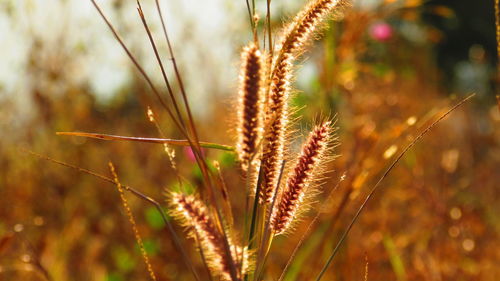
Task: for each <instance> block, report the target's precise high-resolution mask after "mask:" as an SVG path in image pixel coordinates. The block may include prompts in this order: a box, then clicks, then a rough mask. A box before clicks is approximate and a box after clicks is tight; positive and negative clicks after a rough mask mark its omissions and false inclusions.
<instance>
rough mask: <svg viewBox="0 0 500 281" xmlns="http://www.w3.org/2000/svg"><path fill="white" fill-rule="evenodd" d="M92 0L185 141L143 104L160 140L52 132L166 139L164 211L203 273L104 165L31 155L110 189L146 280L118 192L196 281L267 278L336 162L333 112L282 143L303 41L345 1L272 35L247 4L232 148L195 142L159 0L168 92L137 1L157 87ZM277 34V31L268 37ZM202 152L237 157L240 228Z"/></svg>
mask: <svg viewBox="0 0 500 281" xmlns="http://www.w3.org/2000/svg"><path fill="white" fill-rule="evenodd" d="M90 2H91V3H92V4H93V5H94V6H95V8H96V10H97V11H98V13H99V15H100V16H101V17H102V18H103V20H104V21H105V23H106V24H107V26H108V27H109V28H110V30H111V32H112V33H113V35H114V36H115V38H116V39H117V41H118V43H119V44H120V45H121V47H122V48H123V49H124V51H125V52H126V54H127V55H128V56H129V58H130V59H131V61H132V62H133V64H134V65H135V67H136V68H137V70H138V71H139V73H140V74H141V75H142V76H143V78H144V79H145V81H146V83H147V84H148V85H149V86H150V88H151V91H152V92H153V94H154V95H155V96H156V97H157V99H158V102H159V103H160V104H161V106H162V107H163V109H164V110H165V111H166V113H167V114H168V116H169V118H170V119H171V121H172V123H173V124H174V126H175V128H176V129H177V130H178V131H179V133H180V134H181V135H182V136H183V137H184V139H181V140H177V139H168V138H166V137H165V135H164V134H163V132H162V130H161V128H160V126H159V125H158V123H156V120H155V117H154V115H153V112H152V111H151V110H148V117H149V120H150V121H151V122H153V123H154V124H155V125H156V127H157V129H158V132H159V134H160V135H161V136H162V138H142V137H125V136H116V135H109V134H100V133H86V132H59V133H58V134H59V135H72V136H80V137H90V138H97V139H102V140H121V141H139V142H151V143H159V144H162V145H164V146H165V151H166V152H167V153H168V155H169V159H170V162H171V167H172V169H173V170H174V171H175V172H176V173H177V176H178V179H179V182H180V183H181V190H180V191H168V192H167V197H168V200H167V202H168V206H167V208H168V210H169V213H170V214H173V215H174V217H175V218H176V221H177V222H178V223H179V224H181V225H182V226H184V227H185V229H186V233H187V234H188V236H189V237H191V238H192V241H193V242H194V243H195V244H196V247H197V249H198V252H199V255H200V258H201V260H202V261H203V264H204V266H205V268H206V271H207V273H200V272H198V271H197V269H196V267H195V266H194V263H193V261H192V259H194V258H193V257H189V255H188V254H187V251H186V249H185V246H183V245H182V243H181V242H180V239H179V237H178V234H177V233H176V231H175V229H174V227H173V226H172V224H171V222H170V221H169V220H168V219H167V216H166V215H165V210H164V208H163V206H162V204H160V203H158V201H156V200H155V199H153V198H151V197H149V196H147V195H145V194H143V193H142V192H140V191H139V190H137V189H134V188H132V187H129V186H126V185H122V184H121V183H120V182H119V180H118V176H117V173H116V171H115V168H114V166H113V165H112V164H111V163H110V169H111V172H112V176H111V177H108V176H104V175H100V174H98V173H95V172H93V171H90V170H87V169H83V168H79V167H75V166H72V165H70V164H66V163H63V162H60V161H58V160H54V159H52V158H50V157H46V156H41V155H38V154H35V155H37V156H39V157H42V158H45V159H47V160H50V161H53V162H56V163H58V164H62V165H65V166H67V167H70V168H74V169H77V170H79V171H81V172H84V173H87V174H91V175H93V176H96V177H98V178H100V179H102V180H105V181H108V182H110V183H112V184H114V185H116V186H117V188H118V191H119V192H120V197H121V200H122V202H123V205H124V207H125V210H126V213H127V216H128V217H129V220H130V222H131V224H132V227H133V230H134V233H135V236H136V240H137V242H138V243H139V245H140V246H141V249H142V254H143V257H144V261H145V263H146V266H147V270H148V272H149V275H150V278H151V279H152V280H156V279H157V278H156V275H155V274H154V269H153V267H152V266H151V264H150V262H149V259H148V257H147V254H146V252H145V251H144V250H143V249H144V248H143V245H142V240H141V238H140V235H139V232H138V230H137V227H136V226H135V220H134V217H133V215H132V212H131V210H130V207H129V205H128V203H127V199H126V197H125V196H123V193H124V192H125V191H128V192H131V193H132V194H133V195H135V196H137V197H139V198H141V199H143V200H145V201H146V202H148V203H150V204H153V205H154V206H155V207H156V208H157V209H158V210H159V211H160V212H161V214H162V216H163V219H164V221H165V223H166V224H167V227H168V230H169V231H170V234H171V237H172V239H173V240H174V243H175V246H176V247H177V248H178V250H179V252H180V253H181V256H182V259H183V261H184V263H185V264H186V267H187V268H189V270H190V271H191V272H192V276H193V279H194V280H204V279H203V278H202V276H204V274H206V275H207V276H208V278H209V279H210V280H231V281H242V280H263V279H268V278H266V277H265V274H266V261H267V259H268V256H269V254H271V251H270V249H271V245H272V242H273V239H274V238H275V237H276V236H278V235H282V234H286V233H289V232H291V231H293V229H294V225H295V223H296V222H297V220H298V218H300V217H303V216H304V214H305V212H306V211H307V209H308V206H310V205H311V204H310V203H311V199H312V198H313V197H314V196H315V194H318V192H320V191H321V183H322V181H323V180H324V174H325V172H326V171H327V163H328V162H329V161H332V160H333V159H334V153H333V149H334V148H335V146H336V144H337V141H336V136H335V127H334V124H335V120H334V118H319V120H318V121H317V123H316V124H313V125H312V126H311V127H312V129H311V131H310V132H309V134H308V136H307V138H305V140H304V142H303V144H302V146H301V149H300V151H298V152H295V151H291V150H289V149H288V148H289V147H290V145H289V144H290V135H291V134H293V120H296V116H293V112H294V110H293V108H292V107H291V105H290V96H291V94H292V92H293V89H292V81H293V80H294V79H293V77H294V70H295V66H294V65H295V62H296V61H297V59H299V58H300V56H301V55H302V54H303V53H304V52H305V51H307V47H308V46H309V45H310V44H311V41H312V40H313V39H314V38H316V37H317V36H316V35H317V34H318V33H319V32H320V31H321V29H322V26H323V25H322V23H324V22H325V21H326V20H327V19H328V18H329V17H331V16H332V15H335V14H337V13H338V12H339V11H342V10H343V9H345V7H346V6H347V4H348V3H347V2H346V1H343V0H310V1H309V3H307V4H306V5H305V6H304V7H303V9H302V10H301V11H300V12H299V13H298V14H297V15H296V16H295V17H294V18H293V19H292V20H291V21H290V22H289V23H288V24H286V25H285V26H284V27H283V28H282V30H280V31H279V32H278V33H277V34H274V33H273V31H272V30H271V24H270V23H271V14H270V4H271V3H270V2H271V1H270V0H267V11H266V17H265V24H264V25H262V26H264V27H263V30H261V31H259V30H258V29H257V27H258V26H259V24H258V21H259V17H258V15H257V13H256V9H255V3H254V1H252V2H249V1H248V0H247V8H248V12H249V18H250V23H251V26H252V31H253V40H252V41H251V42H250V43H248V45H247V46H246V47H244V48H243V50H242V52H241V67H240V79H239V90H238V112H237V128H236V130H235V131H236V135H235V137H234V139H235V144H234V146H230V145H221V144H216V143H208V142H203V141H200V139H199V137H198V132H197V130H196V126H195V121H194V119H193V114H192V112H191V109H190V106H189V102H188V95H187V93H186V90H185V87H184V83H183V80H182V75H181V73H180V70H179V67H178V65H177V62H176V60H175V55H174V53H173V48H172V44H171V42H170V39H169V37H168V33H167V29H166V23H165V19H164V16H163V14H162V11H161V9H160V5H159V3H158V0H155V4H156V11H157V13H158V16H159V18H160V20H161V23H162V28H163V36H164V39H165V40H166V43H167V46H168V51H169V56H170V57H171V63H172V66H173V69H174V76H175V77H174V79H176V81H175V82H176V83H177V84H178V85H179V93H176V92H175V91H174V89H173V87H172V85H171V81H170V80H169V77H168V76H167V74H166V71H165V67H164V64H163V62H162V60H161V58H160V54H159V51H158V48H157V43H156V39H155V38H154V36H153V34H152V33H151V30H150V28H149V26H148V22H147V18H146V16H145V15H144V12H143V10H142V8H141V4H140V2H139V1H137V11H138V14H139V17H140V20H141V22H142V24H143V26H144V28H145V31H146V33H147V35H148V38H149V41H150V43H151V48H152V50H153V52H154V54H155V58H156V60H157V62H158V66H159V68H160V70H161V73H162V77H163V80H164V83H165V87H164V88H161V89H160V88H158V87H157V86H156V85H155V84H154V83H153V82H152V80H151V79H150V77H149V76H148V74H147V73H146V71H145V70H144V68H143V67H142V66H141V65H140V63H139V62H138V60H137V59H136V57H135V56H134V55H133V54H132V52H131V51H130V50H129V48H128V47H127V46H126V44H125V43H124V41H123V40H122V39H121V37H120V35H119V34H118V33H117V31H116V30H115V28H114V27H113V25H112V24H111V22H110V21H109V20H108V18H107V17H106V16H105V14H104V13H103V11H102V10H101V9H100V7H99V5H98V4H97V3H96V2H95V1H94V0H90ZM275 35H277V36H276V37H275ZM272 38H278V39H277V40H276V42H272ZM266 46H267V47H266ZM163 91H166V95H164V94H163ZM470 97H471V96H469V97H468V98H466V99H464V100H462V101H461V102H459V103H458V104H456V105H455V106H454V107H452V108H451V109H449V110H448V111H447V112H445V113H444V114H443V115H441V116H440V117H439V118H437V119H436V120H435V121H434V122H433V123H432V124H431V125H430V126H429V127H427V128H426V129H425V130H423V131H422V132H421V133H420V134H419V135H417V137H416V138H415V139H413V140H412V141H411V142H409V143H408V145H407V146H406V148H405V149H403V150H402V151H401V153H400V154H399V155H398V156H397V157H396V158H395V160H394V161H393V162H392V163H390V165H388V168H387V170H386V172H385V173H384V174H383V175H382V176H381V177H380V179H379V181H378V182H377V183H376V184H375V185H374V186H373V187H372V189H371V190H370V192H369V194H368V196H367V197H366V199H365V200H364V201H363V203H362V205H361V206H360V207H359V209H358V211H357V212H356V214H355V215H354V217H353V218H352V220H351V222H350V224H349V225H348V227H347V228H346V230H345V231H344V233H343V234H342V236H341V237H340V239H339V241H338V242H337V244H336V247H335V248H334V250H333V252H332V253H331V255H330V257H329V258H328V259H327V260H326V261H324V265H323V267H322V269H321V270H320V271H319V272H318V274H317V276H312V278H311V280H321V279H322V277H323V275H324V273H325V272H326V270H327V269H328V268H329V266H330V264H331V262H332V260H333V258H334V257H335V255H336V253H337V252H338V249H339V248H340V247H341V245H342V243H343V241H344V239H345V238H346V237H347V235H348V234H349V231H350V230H351V228H352V226H353V225H354V224H355V222H356V221H357V219H358V217H359V215H360V214H361V213H362V211H363V209H364V208H365V206H366V203H367V202H368V201H369V200H370V198H371V197H372V196H373V194H374V193H375V191H376V190H377V189H378V187H379V186H380V183H381V182H382V180H383V179H384V178H385V177H386V176H387V175H388V174H389V173H390V171H391V170H392V168H393V167H394V166H395V165H396V164H397V163H398V162H399V160H400V159H401V158H402V157H403V156H404V154H405V153H406V152H407V151H408V150H409V149H410V148H411V147H412V146H413V145H414V144H415V143H416V142H417V141H418V140H419V139H421V138H422V137H423V136H424V135H425V134H426V133H427V132H428V131H430V130H431V129H432V128H433V127H434V126H435V125H436V124H437V123H439V122H440V121H441V120H442V119H444V118H445V117H446V116H447V115H448V114H449V113H451V112H452V111H453V110H455V109H456V108H457V107H459V106H460V105H462V104H463V103H464V102H465V101H466V100H468V99H469V98H470ZM172 146H189V147H191V149H192V151H193V154H194V157H195V160H196V165H198V166H199V168H200V171H201V174H202V177H203V186H202V187H200V188H199V189H197V190H198V193H196V194H192V193H188V192H186V191H185V190H182V182H183V177H182V176H181V175H179V174H178V173H179V172H178V171H177V168H176V164H175V153H173V149H172ZM202 149H219V150H225V151H231V152H233V153H235V154H236V155H237V159H238V160H239V169H240V171H241V174H242V177H243V179H244V181H245V183H246V184H245V189H246V190H245V192H246V195H247V196H246V208H245V214H244V220H243V221H244V223H243V224H244V225H243V226H235V225H234V220H233V214H232V206H231V194H230V193H229V192H228V189H227V188H226V186H225V183H224V180H223V178H222V176H221V174H220V167H219V166H218V165H215V166H216V168H217V169H216V171H215V172H214V171H213V170H210V169H209V168H208V165H207V161H206V159H205V155H204V154H203V153H202ZM318 216H319V212H318V213H317V214H316V216H315V217H314V219H313V220H311V221H310V224H309V227H308V228H307V229H308V230H307V232H308V231H309V229H311V226H312V225H313V224H314V223H315V222H316V220H317V219H318ZM238 229H241V230H242V232H243V233H237V232H238V231H237V230H238ZM307 235H308V233H303V234H302V239H300V241H299V243H298V244H297V245H296V246H295V247H294V251H293V253H292V255H291V256H290V258H289V260H288V262H287V265H286V267H285V268H284V269H283V272H282V274H281V276H280V277H279V280H282V279H283V278H284V276H285V273H286V271H287V269H288V267H289V265H290V264H291V262H292V261H293V258H294V255H295V253H296V252H297V249H298V248H299V247H300V246H301V245H302V243H303V242H304V240H305V239H306V238H307Z"/></svg>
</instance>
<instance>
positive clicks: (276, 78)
mask: <svg viewBox="0 0 500 281" xmlns="http://www.w3.org/2000/svg"><path fill="white" fill-rule="evenodd" d="M340 3H341V1H339V0H321V1H312V2H310V3H309V4H308V5H307V6H306V7H305V9H304V10H303V11H302V12H300V13H299V14H298V15H297V16H296V17H295V19H294V21H293V22H292V23H291V24H290V25H289V26H288V28H286V29H285V32H284V35H283V38H282V40H281V41H282V42H281V50H280V52H279V55H278V57H277V58H276V60H275V62H274V68H273V72H272V77H271V85H270V94H269V98H268V101H267V111H266V126H267V127H266V129H267V131H266V137H265V141H266V142H265V147H264V152H263V157H262V159H263V169H264V182H263V188H262V189H261V194H260V199H261V201H262V202H267V203H269V202H271V200H272V195H273V194H274V190H275V189H276V188H277V186H276V185H277V179H278V176H279V170H280V166H281V161H282V160H283V154H284V147H285V137H286V128H287V126H288V115H289V112H288V111H289V109H288V99H289V95H290V91H291V86H290V84H291V80H292V74H293V62H294V61H295V60H296V59H297V58H298V56H299V55H300V53H301V51H303V48H304V46H305V45H306V44H307V42H309V40H310V38H311V37H312V35H313V34H314V33H315V31H316V30H317V29H318V27H319V26H320V24H321V23H322V22H323V20H324V19H326V18H327V17H328V16H329V15H330V14H331V13H332V12H333V11H334V9H335V8H337V7H338V6H339V5H340Z"/></svg>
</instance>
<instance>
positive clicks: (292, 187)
mask: <svg viewBox="0 0 500 281" xmlns="http://www.w3.org/2000/svg"><path fill="white" fill-rule="evenodd" d="M331 133H332V128H331V122H325V123H323V124H322V125H321V126H317V127H315V128H314V129H313V131H312V132H311V133H310V134H309V137H308V139H307V141H306V142H305V143H304V145H303V146H302V151H301V154H300V156H299V158H298V160H297V163H296V165H295V167H294V169H293V170H292V171H291V172H290V173H289V175H288V178H287V182H286V185H285V188H284V191H283V193H282V196H281V200H280V202H279V203H278V205H277V207H276V208H277V209H276V210H275V211H274V213H273V217H272V228H273V230H274V232H275V233H276V234H281V233H283V232H284V231H286V229H287V228H288V227H289V226H290V224H291V222H292V221H293V219H294V218H295V216H296V214H297V210H298V209H299V208H300V207H301V204H302V203H303V200H304V197H305V195H306V193H307V192H308V187H309V184H310V183H311V182H312V181H314V177H315V176H316V172H317V171H318V170H321V169H320V167H319V165H320V164H321V163H320V162H321V160H322V159H323V157H324V154H325V153H326V151H327V148H328V143H329V140H330V137H331Z"/></svg>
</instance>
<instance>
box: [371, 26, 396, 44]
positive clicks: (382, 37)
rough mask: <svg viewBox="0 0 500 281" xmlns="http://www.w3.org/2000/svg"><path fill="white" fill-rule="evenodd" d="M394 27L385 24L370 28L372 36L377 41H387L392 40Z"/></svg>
mask: <svg viewBox="0 0 500 281" xmlns="http://www.w3.org/2000/svg"><path fill="white" fill-rule="evenodd" d="M392 33H393V31H392V27H391V26H390V25H389V24H388V23H385V22H379V23H375V24H373V25H372V26H371V27H370V36H371V37H372V38H373V39H375V40H377V41H387V40H389V39H391V38H392Z"/></svg>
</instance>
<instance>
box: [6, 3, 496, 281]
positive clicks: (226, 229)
mask: <svg viewBox="0 0 500 281" xmlns="http://www.w3.org/2000/svg"><path fill="white" fill-rule="evenodd" d="M263 2H265V1H263ZM386 2H387V3H385V2H384V4H381V8H380V9H379V10H374V11H363V10H358V9H356V8H350V7H349V3H347V2H346V1H336V0H313V1H310V2H309V3H304V6H303V8H302V10H301V11H298V14H297V16H295V17H290V18H289V21H288V22H287V23H285V25H284V27H283V26H282V23H281V18H280V17H278V16H275V15H271V14H270V5H272V4H271V1H267V9H264V10H263V11H259V10H258V9H257V8H256V7H255V4H254V3H253V1H248V2H247V4H248V6H247V8H248V13H249V18H250V23H251V24H250V25H251V28H250V29H249V30H250V32H248V38H251V39H250V41H251V42H249V43H248V44H247V45H246V46H247V47H245V48H243V52H242V55H241V62H240V67H241V69H240V79H239V80H238V82H237V83H239V86H235V87H234V89H237V90H235V92H234V93H230V97H231V99H238V102H237V103H238V105H237V106H236V107H237V108H236V109H235V110H232V109H227V107H226V106H225V104H224V102H222V101H221V100H219V99H214V100H213V107H214V108H215V109H216V110H214V111H213V113H212V114H211V115H210V116H208V117H206V118H197V117H198V116H199V115H197V114H196V113H195V112H192V108H191V107H190V104H192V103H195V102H196V101H195V100H193V99H190V95H189V94H190V93H188V92H187V91H186V88H185V85H184V84H183V80H182V77H183V76H184V75H188V74H187V73H184V72H182V66H179V65H177V62H176V60H175V54H174V53H173V52H174V50H173V49H172V48H171V47H172V46H171V44H173V45H175V44H176V42H170V41H169V38H168V33H167V29H166V26H165V25H163V29H162V32H161V33H160V34H161V37H160V36H158V37H155V36H156V35H154V34H153V33H151V30H150V27H149V26H150V22H151V21H153V17H157V16H158V17H159V19H161V21H160V22H161V23H164V18H163V16H164V15H163V14H162V13H161V10H160V8H159V5H158V6H156V7H157V10H155V11H156V12H157V14H148V15H146V14H145V13H144V11H143V10H142V7H141V6H140V2H137V4H138V12H139V13H138V14H139V16H140V20H141V23H142V24H143V26H144V28H145V31H146V34H147V36H148V37H147V39H148V40H149V42H150V43H151V47H152V48H151V52H150V54H149V55H151V59H152V60H153V59H154V60H155V61H156V62H157V63H158V64H159V71H161V73H162V78H163V81H162V83H164V84H157V83H156V82H154V81H153V80H151V79H150V77H149V74H148V73H147V72H146V71H145V70H144V68H143V67H142V66H141V63H140V61H139V60H137V59H136V57H135V56H134V53H133V52H132V50H130V49H128V47H127V45H126V43H125V42H124V41H121V40H122V39H121V37H120V36H121V35H120V34H119V33H118V31H115V26H114V25H113V23H112V22H111V21H108V20H107V18H106V12H105V11H102V10H101V9H100V8H99V6H98V5H97V3H96V2H94V1H93V0H91V1H89V5H92V3H93V4H94V5H95V8H97V11H98V12H99V13H100V15H101V16H102V17H103V19H104V20H105V21H106V23H107V24H108V27H110V28H111V30H112V31H113V33H114V36H115V37H116V38H117V41H118V43H119V44H121V46H122V48H123V49H124V50H125V51H126V52H128V55H129V56H130V58H131V60H132V62H133V63H132V64H131V67H134V68H135V69H136V70H138V71H137V72H136V73H137V76H136V77H134V78H133V81H132V82H131V83H130V87H129V88H127V89H124V91H123V93H122V94H121V95H119V96H118V97H116V98H115V101H114V102H112V103H111V105H110V106H108V107H106V108H105V109H104V110H103V109H102V107H99V105H98V103H97V102H96V100H95V97H94V96H93V95H92V94H91V93H90V92H89V90H88V89H86V88H84V87H83V88H82V87H79V86H77V85H70V84H69V83H68V85H65V87H64V89H65V90H64V91H63V94H61V95H58V96H54V95H51V94H50V93H51V90H53V87H52V83H53V84H58V83H63V82H65V81H66V79H65V76H64V70H63V68H62V67H61V68H58V67H54V62H51V61H50V60H49V61H38V60H33V61H32V62H31V65H30V67H31V71H35V70H36V71H37V73H48V74H49V73H50V75H48V76H49V78H41V77H39V76H37V77H38V79H40V80H43V81H38V80H35V82H40V83H39V84H36V85H37V86H35V87H33V90H32V93H31V99H32V101H33V104H32V109H31V110H32V111H34V112H36V113H35V114H34V117H33V118H30V119H28V120H23V122H24V123H23V124H22V126H21V127H19V128H16V129H12V128H14V127H12V128H6V129H8V130H5V132H7V131H8V132H9V134H8V135H5V136H3V137H2V138H1V139H0V169H1V170H0V218H1V220H0V280H108V281H119V280H233V281H234V280H320V279H321V280H398V281H403V280H430V281H434V280H436V281H440V280H492V281H493V280H497V278H498V276H500V270H499V268H498V266H497V264H498V263H499V262H500V251H499V249H500V240H499V239H500V238H499V234H500V217H499V215H498V214H499V213H500V209H499V206H500V204H499V203H500V196H499V190H498V183H499V182H500V173H499V172H498V171H497V170H498V167H499V163H500V148H499V142H500V128H499V127H500V103H497V101H495V99H494V98H493V95H491V93H490V94H489V95H486V96H483V95H476V96H474V97H472V98H470V96H469V93H454V94H449V93H448V92H447V90H445V88H444V87H443V86H442V84H441V79H440V78H438V77H439V74H440V71H439V69H438V68H437V65H436V64H435V62H433V61H432V53H431V51H430V50H429V46H431V45H432V42H431V40H429V41H428V42H426V43H425V44H413V43H412V42H410V41H408V40H405V39H404V38H403V37H402V36H400V37H398V36H396V35H394V34H392V35H391V36H392V37H391V38H390V40H389V39H387V40H388V41H386V39H383V40H382V39H381V37H380V38H379V40H380V41H377V40H375V39H377V38H376V36H377V35H373V36H375V37H373V36H372V37H370V36H369V35H368V30H370V27H371V26H372V25H373V24H377V22H378V21H380V20H382V19H384V18H390V17H401V18H405V17H407V16H408V15H407V14H406V13H411V12H414V13H415V14H416V13H417V12H416V11H415V10H414V9H416V8H417V7H419V5H420V3H419V1H402V2H404V3H405V4H402V6H401V7H398V8H395V7H393V6H391V5H392V4H391V1H386ZM155 4H158V2H157V1H155ZM241 4H244V3H243V2H242V3H241ZM442 8H443V7H442ZM443 9H444V8H443ZM440 11H441V13H443V12H442V11H443V10H440ZM257 15H258V16H260V17H258V16H257ZM96 16H98V14H96ZM406 20H407V19H406ZM103 28H104V26H103ZM116 30H119V29H116ZM428 32H429V38H433V37H432V35H435V30H428ZM382 35H383V34H382ZM382 35H379V36H382ZM385 35H387V34H385ZM110 36H112V35H110ZM123 36H125V35H123ZM321 37H323V39H322V40H319V41H315V39H320V38H321ZM270 40H271V42H270ZM160 41H161V42H164V44H165V45H166V46H167V48H165V49H160V48H158V45H157V44H160V43H159V42H160ZM40 44H42V43H40ZM117 46H119V45H118V44H117ZM117 48H118V47H117ZM41 49H43V47H41V46H40V45H34V46H33V49H32V53H33V57H35V58H36V57H37V54H38V52H39V51H40V50H41ZM163 51H165V52H167V53H168V55H169V56H171V57H172V58H173V60H169V61H166V60H162V56H161V52H163ZM415 54H417V55H415ZM54 57H55V58H59V59H60V60H62V62H59V61H58V63H57V64H56V65H59V63H70V59H71V58H68V57H58V56H56V55H54ZM65 59H66V60H68V61H67V62H65V61H64V60H65ZM301 64H304V66H314V67H315V69H317V75H315V76H314V78H311V81H306V82H307V86H306V89H301V91H303V92H299V91H298V90H295V89H298V88H299V86H298V84H299V83H298V82H300V81H298V80H300V77H298V76H300V75H301V74H304V72H300V68H301ZM305 64H307V65H305ZM167 67H168V68H172V69H174V71H173V72H168V71H165V68H167ZM46 80H47V81H46ZM295 81H297V83H295ZM301 83H302V82H301ZM466 97H469V98H466ZM0 106H1V107H0V108H1V111H2V113H1V114H2V115H5V116H8V115H9V111H10V110H12V112H14V111H13V109H12V108H10V107H9V101H8V100H6V101H2V102H1V103H0ZM12 114H14V113H12ZM227 116H232V118H233V119H234V120H235V121H236V122H230V121H228V120H227V119H228V118H227ZM325 116H326V117H325ZM334 116H335V117H334ZM231 123H235V124H236V125H235V127H236V128H231V127H230V126H232V125H230V124H231ZM228 127H229V128H228ZM56 131H65V132H69V133H63V134H60V135H59V136H56V135H55V132H56ZM80 131H83V132H98V133H90V134H83V133H78V132H80ZM11 132H12V133H11ZM75 132H76V133H75ZM227 132H231V134H228V133H227ZM105 134H106V135H105ZM107 134H110V135H107ZM117 135H119V136H117ZM124 136H135V137H136V138H129V137H124ZM96 138H97V139H96ZM99 139H101V140H99ZM102 140H110V141H107V142H106V141H102ZM64 166H66V167H64ZM122 206H123V207H124V208H122ZM358 215H359V217H358Z"/></svg>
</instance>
